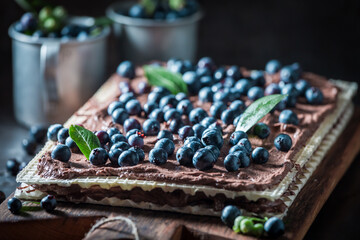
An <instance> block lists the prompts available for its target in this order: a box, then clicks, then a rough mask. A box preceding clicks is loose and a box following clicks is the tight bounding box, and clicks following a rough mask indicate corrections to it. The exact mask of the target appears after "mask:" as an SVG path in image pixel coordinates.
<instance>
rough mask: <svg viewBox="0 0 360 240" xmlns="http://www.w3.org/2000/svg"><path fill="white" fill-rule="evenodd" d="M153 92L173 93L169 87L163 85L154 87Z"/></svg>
mask: <svg viewBox="0 0 360 240" xmlns="http://www.w3.org/2000/svg"><path fill="white" fill-rule="evenodd" d="M153 92H157V93H161V94H162V95H163V96H165V95H169V94H171V93H170V91H169V90H168V89H167V88H165V87H161V86H156V87H154V89H153ZM159 100H160V99H159Z"/></svg>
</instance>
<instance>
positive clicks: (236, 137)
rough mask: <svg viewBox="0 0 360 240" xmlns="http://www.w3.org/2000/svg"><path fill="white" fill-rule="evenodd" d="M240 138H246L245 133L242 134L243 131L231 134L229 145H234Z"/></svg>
mask: <svg viewBox="0 0 360 240" xmlns="http://www.w3.org/2000/svg"><path fill="white" fill-rule="evenodd" d="M242 138H248V135H247V134H246V132H243V131H236V132H233V133H232V134H231V136H230V140H229V143H230V144H231V145H236V144H238V142H239V141H240V139H242Z"/></svg>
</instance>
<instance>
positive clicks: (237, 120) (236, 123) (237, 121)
mask: <svg viewBox="0 0 360 240" xmlns="http://www.w3.org/2000/svg"><path fill="white" fill-rule="evenodd" d="M241 117H242V114H240V115H239V116H237V117H236V118H235V119H234V121H233V125H234V126H235V127H236V126H237V125H238V123H239V121H240V119H241Z"/></svg>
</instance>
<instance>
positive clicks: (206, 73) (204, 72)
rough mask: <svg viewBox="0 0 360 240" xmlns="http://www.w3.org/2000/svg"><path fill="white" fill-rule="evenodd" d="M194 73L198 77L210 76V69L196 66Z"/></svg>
mask: <svg viewBox="0 0 360 240" xmlns="http://www.w3.org/2000/svg"><path fill="white" fill-rule="evenodd" d="M196 75H197V76H198V78H199V79H200V78H202V77H205V76H209V77H210V76H211V71H210V69H207V68H198V69H196ZM200 85H201V82H200Z"/></svg>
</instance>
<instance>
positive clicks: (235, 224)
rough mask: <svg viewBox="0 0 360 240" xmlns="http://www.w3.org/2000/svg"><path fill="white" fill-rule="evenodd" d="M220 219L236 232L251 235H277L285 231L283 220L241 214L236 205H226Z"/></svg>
mask: <svg viewBox="0 0 360 240" xmlns="http://www.w3.org/2000/svg"><path fill="white" fill-rule="evenodd" d="M221 220H222V221H223V223H224V224H226V225H227V226H228V227H229V228H232V229H233V231H234V232H236V233H242V234H246V235H252V236H255V237H261V236H264V235H266V236H269V237H279V236H281V235H282V234H283V233H284V231H285V225H284V222H283V221H282V220H281V219H279V218H277V217H271V218H269V219H268V218H266V217H265V218H256V217H246V216H242V212H241V210H240V209H238V208H237V207H236V206H233V205H228V206H226V207H225V208H224V209H223V211H222V214H221Z"/></svg>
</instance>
